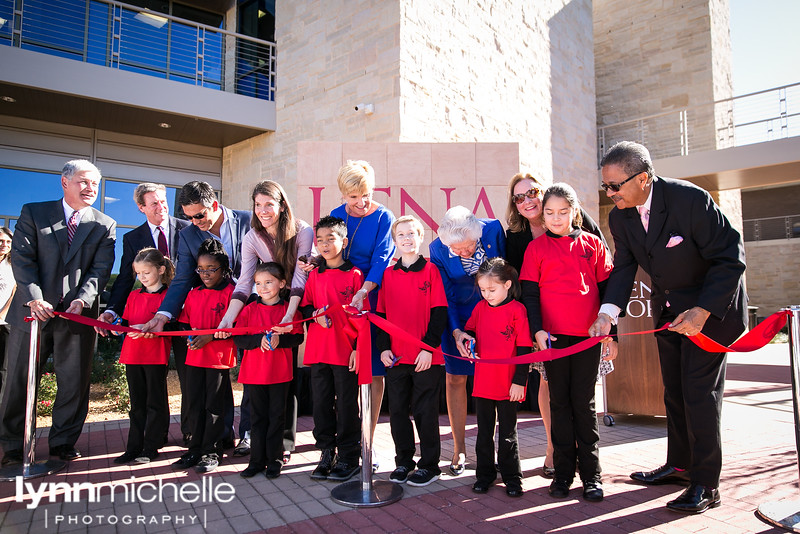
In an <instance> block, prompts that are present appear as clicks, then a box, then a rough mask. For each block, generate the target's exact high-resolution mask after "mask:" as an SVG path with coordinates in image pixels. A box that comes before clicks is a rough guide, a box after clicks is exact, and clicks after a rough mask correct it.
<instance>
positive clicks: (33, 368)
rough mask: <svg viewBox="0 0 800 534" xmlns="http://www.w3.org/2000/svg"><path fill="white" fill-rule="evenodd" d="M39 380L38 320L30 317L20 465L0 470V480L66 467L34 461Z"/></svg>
mask: <svg viewBox="0 0 800 534" xmlns="http://www.w3.org/2000/svg"><path fill="white" fill-rule="evenodd" d="M38 378H39V320H38V319H36V317H35V316H33V317H31V340H30V349H29V350H28V385H27V390H26V395H25V436H24V438H23V440H24V441H23V448H22V465H19V464H17V465H9V466H6V467H4V468H2V469H0V480H2V481H12V480H14V479H15V478H16V477H19V476H21V477H23V478H24V479H29V478H37V477H42V476H45V475H49V474H52V473H55V472H57V471H61V470H62V469H64V467H65V466H66V465H67V463H66V462H64V461H62V460H46V461H43V462H36V461H35V449H36V384H37V380H38Z"/></svg>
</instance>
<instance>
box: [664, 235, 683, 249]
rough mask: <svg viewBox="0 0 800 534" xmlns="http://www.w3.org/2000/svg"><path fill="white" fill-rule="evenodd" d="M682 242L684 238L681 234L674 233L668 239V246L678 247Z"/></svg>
mask: <svg viewBox="0 0 800 534" xmlns="http://www.w3.org/2000/svg"><path fill="white" fill-rule="evenodd" d="M681 243H683V238H682V237H681V236H679V235H674V236H672V237H670V238H669V241H667V248H672V247H677V246H678V245H680V244H681Z"/></svg>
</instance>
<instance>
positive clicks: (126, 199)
mask: <svg viewBox="0 0 800 534" xmlns="http://www.w3.org/2000/svg"><path fill="white" fill-rule="evenodd" d="M105 183H106V189H105V195H104V196H103V206H102V208H101V209H102V210H103V212H104V213H105V214H106V215H108V216H109V217H111V218H112V219H114V220H115V221H117V224H118V225H122V226H139V225H140V224H142V219H143V218H144V215H143V214H142V212H141V211H139V207H138V206H137V205H136V202H134V201H133V190H134V189H136V186H137V185H138V184H132V183H129V182H116V181H114V180H106V181H105Z"/></svg>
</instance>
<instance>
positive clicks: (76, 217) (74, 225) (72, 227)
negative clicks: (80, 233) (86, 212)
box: [67, 210, 81, 245]
mask: <svg viewBox="0 0 800 534" xmlns="http://www.w3.org/2000/svg"><path fill="white" fill-rule="evenodd" d="M80 219H81V214H80V212H78V211H77V210H76V211H73V212H72V215H70V217H69V220H68V221H67V241H68V242H69V244H70V245H71V244H72V238H73V237H75V231H76V230H77V229H78V221H80Z"/></svg>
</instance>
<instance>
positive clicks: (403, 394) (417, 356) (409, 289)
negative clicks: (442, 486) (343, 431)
mask: <svg viewBox="0 0 800 534" xmlns="http://www.w3.org/2000/svg"><path fill="white" fill-rule="evenodd" d="M423 236H424V229H423V228H422V224H421V223H420V222H419V221H418V220H417V219H416V218H415V217H412V216H410V215H405V216H403V217H400V218H399V219H397V220H396V221H395V222H394V224H392V239H394V243H395V246H396V247H397V250H398V252H400V259H399V260H397V263H396V264H395V265H394V266H392V267H389V268H387V269H386V271H384V274H383V283H382V285H381V289H380V292H379V293H378V310H377V312H378V315H380V316H382V317H384V318H386V319H388V320H389V322H391V323H394V324H395V325H396V326H398V327H400V328H402V329H403V330H404V331H405V332H407V333H409V334H411V335H412V336H414V337H416V338H417V339H420V340H422V342H423V343H426V344H427V345H429V346H431V347H438V346H439V344H440V343H441V342H442V333H443V332H444V329H445V328H446V327H447V297H446V295H445V292H444V284H442V277H441V275H440V274H439V270H438V269H437V268H436V266H434V265H433V264H432V263H430V262H428V261H426V260H425V258H423V257H422V256H420V254H419V248H420V245H422V239H423ZM376 344H377V346H378V350H380V351H381V361H382V362H383V364H384V365H385V366H386V367H388V368H389V369H387V371H386V390H387V394H388V396H389V420H390V424H391V428H392V438H393V439H394V447H395V453H396V456H395V463H396V466H397V468H396V469H395V470H394V471H392V474H391V475H390V476H389V480H391V481H392V482H397V483H399V484H402V483H403V482H406V481H407V482H408V484H409V485H410V486H427V485H428V484H430V483H431V482H433V481H435V480H438V478H439V475H440V474H441V470H440V469H439V455H440V454H441V444H440V441H439V390H440V384H441V381H442V374H443V372H444V367H443V365H444V356H443V355H442V352H441V351H440V350H437V351H436V352H435V353H433V354H431V353H430V352H428V351H426V350H420V349H419V347H417V346H415V345H413V344H411V343H408V342H406V341H403V340H402V339H398V338H392V337H390V335H389V334H388V333H386V332H384V331H383V330H380V329H379V330H378V337H377V340H376ZM409 414H413V415H414V423H415V424H416V427H417V434H419V450H420V460H419V463H417V464H416V468H417V470H416V471H414V467H415V464H414V452H415V451H416V447H415V444H414V428H413V427H412V426H411V419H410V418H409ZM412 471H414V472H413V474H412Z"/></svg>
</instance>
